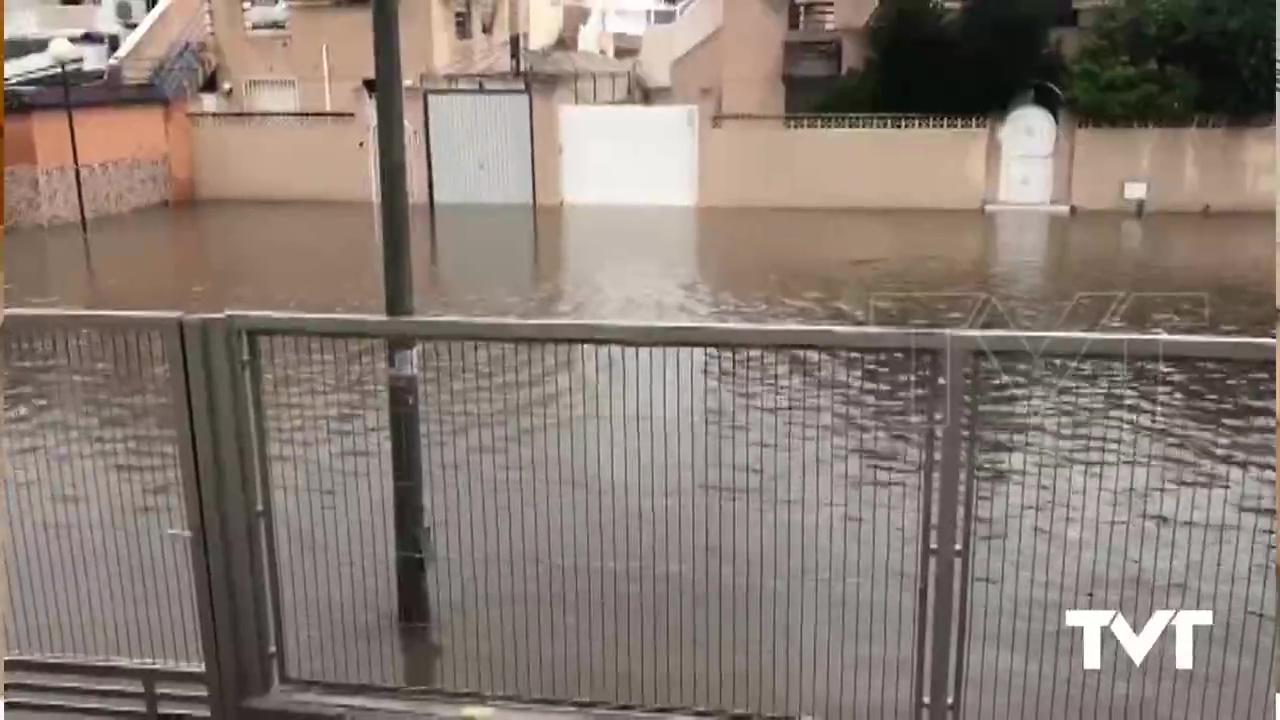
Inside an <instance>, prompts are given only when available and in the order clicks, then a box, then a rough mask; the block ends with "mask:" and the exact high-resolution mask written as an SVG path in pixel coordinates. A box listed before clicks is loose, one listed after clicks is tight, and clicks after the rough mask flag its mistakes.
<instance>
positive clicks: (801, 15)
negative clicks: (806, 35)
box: [787, 0, 836, 31]
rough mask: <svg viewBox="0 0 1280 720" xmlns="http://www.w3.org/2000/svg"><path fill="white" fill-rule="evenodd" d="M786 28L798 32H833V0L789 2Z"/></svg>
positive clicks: (795, 0)
mask: <svg viewBox="0 0 1280 720" xmlns="http://www.w3.org/2000/svg"><path fill="white" fill-rule="evenodd" d="M787 28H788V29H790V30H799V31H831V30H835V29H836V4H835V2H834V1H833V0H791V4H790V6H789V7H788V12H787Z"/></svg>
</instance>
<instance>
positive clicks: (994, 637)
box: [5, 315, 1276, 718]
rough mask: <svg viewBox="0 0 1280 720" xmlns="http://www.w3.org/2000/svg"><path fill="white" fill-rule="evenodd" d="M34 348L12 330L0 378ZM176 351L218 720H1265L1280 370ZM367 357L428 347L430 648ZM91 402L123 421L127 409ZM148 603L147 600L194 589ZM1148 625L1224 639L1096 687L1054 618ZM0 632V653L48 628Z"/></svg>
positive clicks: (775, 357) (383, 330) (308, 331)
mask: <svg viewBox="0 0 1280 720" xmlns="http://www.w3.org/2000/svg"><path fill="white" fill-rule="evenodd" d="M42 320H43V318H41V317H36V318H26V319H24V320H22V321H20V324H18V325H12V326H10V325H9V324H8V322H7V323H6V329H5V332H6V343H7V345H6V347H8V346H9V345H13V344H14V342H15V341H14V340H13V339H12V338H15V337H20V336H22V333H21V332H18V333H16V334H15V332H14V331H15V330H22V329H23V328H27V327H29V328H32V329H31V330H30V332H40V331H39V330H38V328H39V325H38V322H39V321H42ZM167 327H168V328H169V329H168V330H162V331H161V336H163V338H165V339H167V342H164V343H161V344H163V345H164V347H165V348H167V349H169V350H170V352H172V351H174V350H175V349H178V348H180V349H181V357H182V358H183V367H184V368H185V384H186V386H187V387H188V388H189V390H188V391H187V392H188V394H189V401H184V406H189V408H190V413H191V415H190V425H191V430H190V433H191V435H192V436H193V437H194V438H195V441H194V442H195V447H196V448H199V449H200V451H199V452H198V453H197V455H198V458H199V462H198V463H196V464H195V469H196V470H197V472H196V473H195V474H196V475H197V476H198V477H199V478H200V482H199V483H198V484H199V488H198V492H199V496H200V498H201V502H199V503H196V505H198V506H199V507H191V508H190V509H191V511H192V512H193V513H195V517H196V518H197V520H198V521H201V522H203V526H201V524H200V522H197V523H196V524H193V527H196V528H197V534H198V535H201V536H202V538H203V541H204V542H203V545H202V546H199V547H202V548H203V550H204V551H205V553H206V555H205V556H201V557H199V558H198V560H199V565H200V566H201V567H205V566H207V568H208V575H207V577H206V578H205V580H206V586H207V588H208V590H207V592H208V593H209V595H210V598H211V599H210V603H211V605H212V606H214V607H224V608H225V609H224V610H223V611H219V612H218V613H217V614H216V617H218V618H225V617H234V618H235V622H233V623H230V624H229V625H228V624H224V623H223V622H222V621H221V620H220V621H219V623H217V624H216V625H213V624H210V625H208V626H206V627H205V630H204V631H205V632H206V633H209V634H212V635H213V636H214V637H215V638H216V643H215V645H216V646H217V647H218V649H219V650H218V652H219V658H218V659H217V662H213V664H212V665H211V668H210V672H211V675H210V682H211V684H213V682H214V680H216V679H219V678H220V681H221V685H222V686H227V687H229V688H230V689H226V690H223V691H222V692H224V693H226V694H225V695H221V697H223V698H229V700H223V702H235V701H237V699H242V698H243V697H246V696H248V695H250V694H252V693H253V692H257V691H262V690H263V689H264V688H268V687H271V686H274V685H279V684H282V685H285V686H301V687H323V688H327V689H329V690H331V691H350V692H383V691H391V690H394V689H396V688H414V689H418V690H426V691H429V692H434V693H437V694H440V695H444V696H450V697H452V696H459V695H465V696H468V697H471V696H478V697H484V698H505V699H510V700H518V701H541V702H552V703H567V704H574V705H579V706H582V705H590V706H609V707H627V708H648V709H659V710H680V711H687V710H706V711H711V712H716V713H722V712H743V713H749V714H756V715H770V716H799V715H810V716H824V717H920V716H923V715H927V716H929V717H931V718H942V717H947V716H951V717H963V718H988V717H990V718H1003V717H1043V718H1057V717H1077V716H1081V715H1084V716H1090V717H1114V716H1121V715H1123V716H1125V717H1129V716H1134V717H1162V718H1163V717H1186V718H1193V717H1205V716H1207V715H1206V714H1205V713H1209V712H1212V711H1210V710H1209V708H1214V707H1222V708H1224V710H1223V711H1224V712H1227V713H1228V715H1229V716H1232V717H1237V716H1238V717H1244V716H1250V717H1252V716H1258V715H1262V714H1263V713H1264V712H1267V711H1269V710H1268V707H1269V706H1268V704H1267V703H1268V701H1269V699H1270V697H1271V691H1270V689H1269V682H1270V678H1271V676H1272V670H1273V668H1274V664H1273V663H1274V660H1273V659H1274V657H1275V649H1276V645H1275V643H1276V629H1275V614H1274V607H1275V600H1276V596H1275V580H1274V578H1275V565H1274V557H1275V552H1274V527H1273V526H1272V523H1273V520H1274V516H1273V513H1274V507H1275V484H1274V483H1275V416H1274V412H1275V400H1274V398H1275V369H1274V365H1273V362H1274V348H1275V344H1274V340H1270V339H1264V340H1251V339H1238V338H1236V339H1231V338H1184V337H1177V338H1171V337H1163V338H1162V337H1140V336H1119V335H1110V336H1104V335H1082V334H1071V335H1054V334H1034V333H1015V332H983V333H978V332H945V331H931V330H925V331H900V330H883V329H867V328H806V327H748V326H692V325H664V326H654V325H621V324H600V323H577V322H537V321H535V322H529V321H510V322H506V321H497V322H495V321H478V320H426V319H421V320H387V319H379V318H356V317H302V316H294V317H283V316H254V315H242V316H232V317H230V318H229V319H228V318H201V319H187V320H185V321H178V320H176V319H175V320H174V321H173V322H172V324H171V325H169V326H167ZM43 332H47V331H43ZM170 332H172V333H174V334H173V335H170V334H169V333H170ZM175 338H177V339H178V340H177V341H175ZM389 339H411V340H414V341H416V342H417V348H418V350H417V353H416V373H417V376H418V382H419V388H420V396H419V400H420V403H421V405H420V409H421V415H420V424H421V430H422V435H423V437H422V442H423V450H424V452H423V459H424V472H423V479H424V484H425V488H424V500H425V503H426V505H425V507H426V528H424V537H425V538H426V540H427V543H426V544H427V546H428V548H429V550H428V555H429V558H428V573H427V585H426V588H425V592H426V594H427V597H428V599H429V602H430V606H431V610H432V619H431V622H430V623H429V626H428V627H426V628H413V629H407V630H406V629H404V628H400V627H397V621H396V617H397V616H396V607H395V603H396V590H395V578H394V568H395V558H394V540H393V537H392V534H393V533H392V528H393V509H392V507H391V504H392V492H391V491H392V488H391V483H390V479H389V478H390V475H391V473H390V467H391V462H390V449H389V448H390V443H389V438H388V429H387V409H386V408H387V397H386V388H387V385H386V374H387V373H386V369H385V365H386V342H387V340H389ZM175 342H178V344H176V345H175V344H174V343H175ZM1027 343H1031V344H1030V345H1028V344H1027ZM1041 343H1045V344H1043V345H1042V344H1041ZM1029 348H1030V349H1033V350H1034V352H1028V349H1029ZM165 357H167V358H169V360H168V363H169V364H172V362H173V360H172V358H173V357H174V356H173V355H172V354H170V355H166V356H165ZM139 364H140V363H136V362H135V363H133V364H132V365H128V366H127V367H136V366H138V365H139ZM91 365H93V367H98V366H99V364H91ZM113 366H119V367H126V366H125V365H122V364H121V363H120V362H119V361H116V362H114V364H113ZM168 366H169V365H168V364H167V365H166V367H168ZM72 375H75V373H72ZM14 377H15V376H14V375H13V374H12V373H10V378H9V388H7V390H6V398H7V403H6V409H7V410H8V420H9V422H10V424H11V426H12V424H13V423H15V422H22V421H23V419H24V418H23V416H22V415H21V413H20V412H17V411H15V410H14V408H16V407H18V405H15V404H14V403H13V401H12V398H14V397H19V398H21V397H23V396H22V394H21V393H22V392H25V391H19V390H16V388H21V387H24V386H31V385H34V386H39V385H41V384H42V383H44V382H52V384H53V385H54V386H57V385H58V382H60V381H57V380H56V378H57V377H58V376H57V375H56V374H55V375H50V376H49V379H48V380H46V379H45V377H44V376H41V375H35V376H32V377H31V378H30V379H28V380H27V381H25V382H24V383H23V384H19V385H15V384H14ZM77 382H79V381H77ZM171 385H172V383H170V385H167V386H166V387H168V386H171ZM78 387H79V388H80V389H81V392H82V393H85V392H86V391H90V392H89V394H90V395H92V394H94V393H97V394H104V393H105V394H107V395H111V396H112V398H115V400H112V399H110V398H109V399H105V400H99V401H98V402H99V403H100V404H104V405H105V406H108V407H109V406H110V405H111V404H112V402H125V401H126V400H127V401H129V402H135V403H138V404H143V405H145V404H146V401H144V400H142V398H147V397H149V396H148V395H147V393H145V392H141V391H139V390H137V389H136V387H135V386H134V385H124V386H123V388H124V390H122V391H121V390H113V389H112V388H111V387H110V386H103V385H98V386H93V385H85V384H81V385H79V386H78ZM15 392H16V393H18V394H17V395H15V394H14V393H15ZM112 393H116V394H115V395H112ZM28 404H29V405H32V406H36V407H43V405H41V404H39V403H35V402H30V403H28ZM77 407H79V406H77ZM23 412H25V411H23ZM81 414H82V415H85V416H87V417H92V415H91V414H89V413H81ZM139 424H140V423H138V422H137V420H136V418H135V417H133V416H129V417H125V416H123V415H122V416H120V417H119V418H118V424H117V427H126V428H128V427H134V426H135V425H139ZM18 437H21V435H20V434H18V433H14V432H11V431H9V430H6V439H7V442H10V443H11V444H12V442H13V440H12V439H10V438H18ZM49 437H52V436H49ZM54 444H55V443H54V442H53V441H50V440H46V441H44V446H45V448H46V450H47V449H48V446H50V445H54ZM179 454H181V453H179ZM9 457H10V462H13V458H14V457H21V456H15V454H14V453H13V451H10V452H9ZM174 467H181V462H179V463H178V464H177V465H175V466H174ZM175 474H176V475H181V473H180V472H175ZM42 477H43V476H42ZM89 477H91V478H92V477H97V476H95V475H90V476H89ZM102 477H107V478H108V479H109V481H108V482H107V483H106V484H108V485H110V484H111V481H110V477H111V476H109V475H104V476H102ZM37 484H38V483H37ZM130 487H132V486H130ZM11 498H12V494H11ZM10 502H11V503H12V502H13V500H12V499H11V500H10ZM11 517H13V512H12V509H11ZM144 519H145V516H140V517H139V518H138V520H137V527H138V528H145V527H147V526H146V525H145V524H143V523H144ZM22 527H23V526H20V524H18V523H15V524H14V527H13V531H14V534H15V535H17V534H19V533H20V532H23V531H24V530H23V529H22ZM84 527H85V529H84V531H83V533H84V534H85V535H86V536H87V535H88V534H89V533H91V532H100V531H101V527H102V526H101V525H92V524H88V525H85V526H84ZM201 527H203V530H201V529H200V528H201ZM65 547H66V550H64V552H66V553H69V554H70V555H71V556H72V557H74V551H73V550H72V549H71V548H70V546H65ZM59 557H62V556H61V555H60V556H59ZM20 560H21V562H20V565H21V567H22V568H29V567H32V566H33V563H32V561H31V560H30V559H20ZM45 564H47V563H45ZM166 567H167V566H166ZM24 571H25V570H22V569H19V570H18V572H17V575H16V576H17V577H20V578H21V577H23V575H22V573H23V572H24ZM8 572H9V577H10V578H13V577H15V570H14V566H13V564H10V566H9V570H8ZM165 572H172V573H173V574H172V575H171V582H170V584H169V585H168V587H169V588H173V587H175V586H179V585H183V586H187V585H190V583H191V580H192V578H191V577H189V576H184V575H182V574H181V572H178V571H172V570H171V569H170V570H166V571H165ZM196 575H197V576H199V575H200V573H196ZM195 579H196V581H197V582H196V586H197V589H198V588H199V580H200V578H199V577H197V578H195ZM19 584H20V585H22V584H23V583H19ZM90 584H91V583H90ZM11 585H12V583H11ZM81 586H85V587H87V585H85V581H81ZM155 586H158V587H166V585H165V584H164V583H159V584H157V583H151V584H148V585H147V587H148V588H151V587H155ZM25 587H27V588H28V589H34V590H38V588H39V587H40V586H38V585H32V584H31V583H30V582H26V583H25ZM197 595H198V593H197ZM196 605H199V603H196ZM15 607H16V606H15ZM1166 607H1167V608H1181V609H1208V610H1213V611H1214V613H1215V623H1214V626H1213V627H1212V628H1211V629H1202V630H1199V631H1197V636H1196V645H1195V658H1194V660H1195V670H1194V671H1190V672H1188V671H1176V672H1175V670H1174V668H1173V662H1172V656H1173V653H1172V633H1170V634H1169V636H1170V637H1169V639H1168V642H1167V643H1166V642H1165V641H1163V640H1162V641H1161V642H1159V643H1157V645H1156V649H1155V650H1154V651H1153V652H1152V653H1151V655H1150V657H1149V658H1148V659H1147V661H1146V662H1145V663H1144V664H1143V666H1142V667H1141V668H1134V667H1132V666H1131V664H1130V663H1129V661H1128V660H1127V659H1126V658H1124V656H1123V655H1118V656H1116V655H1113V653H1112V651H1113V650H1114V644H1113V643H1111V644H1106V643H1108V642H1109V641H1104V644H1105V647H1104V665H1103V669H1102V671H1084V670H1082V669H1081V667H1080V661H1081V638H1080V633H1079V631H1078V630H1073V629H1070V628H1067V627H1065V626H1064V623H1063V612H1064V611H1065V610H1067V609H1118V610H1120V611H1122V612H1123V613H1124V614H1125V616H1126V617H1127V618H1129V619H1130V620H1132V621H1133V622H1135V623H1142V622H1144V621H1145V618H1146V617H1147V616H1149V615H1150V614H1151V612H1152V611H1153V610H1155V609H1160V608H1166ZM87 611H89V608H80V610H79V611H78V612H80V613H84V612H87ZM175 612H176V611H175ZM59 617H61V616H59ZM73 621H74V622H78V623H81V624H88V623H89V622H90V621H89V620H86V619H84V618H81V617H78V616H76V615H67V616H66V619H65V620H63V621H61V622H62V623H63V625H68V626H69V625H70V624H71V623H72V622H73ZM13 622H14V623H15V625H14V626H12V629H11V630H10V632H11V636H16V635H13V633H15V632H20V633H26V634H27V636H31V635H32V634H33V633H34V632H35V628H38V627H39V626H40V621H39V619H38V618H37V617H35V616H25V615H22V614H20V613H15V615H14V620H13ZM24 623H25V625H24ZM183 627H185V628H186V631H187V632H196V630H197V629H199V628H201V626H200V624H199V623H198V622H196V620H195V619H194V616H192V617H191V618H189V619H188V620H187V624H185V625H183ZM80 637H88V636H87V635H84V636H80ZM85 642H87V641H85ZM1166 645H1167V647H1166ZM51 647H52V646H51ZM83 647H85V648H89V647H96V646H92V645H87V644H86V645H83ZM37 650H38V651H37V652H35V653H33V654H35V655H40V654H41V652H42V650H43V649H42V648H38V649H37ZM77 652H78V654H81V655H92V654H93V651H88V650H78V651H77ZM135 656H137V657H136V658H134V659H142V658H143V657H152V656H151V655H146V654H145V653H141V654H140V653H135ZM211 662H212V661H211ZM232 675H234V676H235V677H234V678H232V677H231V676H232ZM237 683H238V684H237ZM232 685H234V687H230V686H232ZM933 698H946V700H945V701H936V702H935V701H934V700H933ZM215 707H217V705H216V704H215ZM223 707H225V705H224V706H223Z"/></svg>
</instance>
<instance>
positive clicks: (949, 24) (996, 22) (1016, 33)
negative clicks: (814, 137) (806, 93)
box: [817, 0, 1055, 114]
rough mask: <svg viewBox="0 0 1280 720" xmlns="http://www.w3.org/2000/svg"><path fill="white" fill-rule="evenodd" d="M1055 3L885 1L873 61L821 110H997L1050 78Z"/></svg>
mask: <svg viewBox="0 0 1280 720" xmlns="http://www.w3.org/2000/svg"><path fill="white" fill-rule="evenodd" d="M1051 21H1052V4H1051V0H967V1H966V3H965V4H964V6H963V8H962V9H961V10H960V12H959V13H954V12H951V11H948V10H946V9H945V8H943V6H942V5H941V4H940V3H938V2H935V1H934V0H883V1H882V2H881V3H880V5H879V6H878V7H877V9H876V12H875V15H874V16H873V17H872V19H871V23H870V27H869V29H868V38H867V46H868V59H867V62H866V65H865V67H864V68H863V69H862V70H861V71H860V72H858V73H856V74H852V75H850V76H847V77H845V78H843V79H842V80H841V82H840V83H839V84H838V85H837V87H836V89H835V91H834V92H833V93H832V94H831V95H830V96H829V97H828V98H827V99H826V100H825V101H824V102H822V103H820V104H819V106H818V108H817V109H818V110H819V111H820V112H882V113H939V114H943V113H954V114H983V113H987V112H991V111H999V110H1003V109H1005V108H1006V107H1008V105H1009V103H1010V102H1011V101H1012V100H1013V99H1014V97H1015V96H1016V95H1017V94H1018V93H1019V92H1021V91H1023V90H1026V89H1027V88H1028V87H1029V86H1030V85H1031V84H1032V83H1033V82H1034V81H1035V80H1038V79H1049V80H1051V79H1054V78H1053V77H1051V75H1052V72H1051V70H1052V68H1053V67H1055V63H1053V62H1052V58H1051V54H1050V53H1049V52H1048V50H1047V48H1048V37H1049V28H1050V25H1051Z"/></svg>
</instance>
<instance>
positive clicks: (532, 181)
mask: <svg viewBox="0 0 1280 720" xmlns="http://www.w3.org/2000/svg"><path fill="white" fill-rule="evenodd" d="M524 92H525V97H526V98H528V100H529V197H530V202H531V203H532V205H533V247H534V251H535V252H537V248H538V162H537V160H538V158H537V154H536V153H537V151H536V147H537V145H536V144H535V142H534V133H533V79H532V78H530V77H529V76H528V75H525V78H524Z"/></svg>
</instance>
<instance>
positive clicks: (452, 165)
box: [426, 90, 533, 205]
mask: <svg viewBox="0 0 1280 720" xmlns="http://www.w3.org/2000/svg"><path fill="white" fill-rule="evenodd" d="M426 102H427V118H428V121H427V122H428V125H427V127H428V129H429V133H428V135H429V138H430V151H431V177H432V179H433V181H434V191H435V202H436V203H437V204H440V205H472V204H484V205H493V204H498V205H529V204H532V203H533V145H532V143H533V139H532V137H531V136H530V132H529V117H530V116H529V95H528V93H526V92H524V91H522V90H521V91H502V90H499V91H494V90H433V91H431V92H428V93H426Z"/></svg>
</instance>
